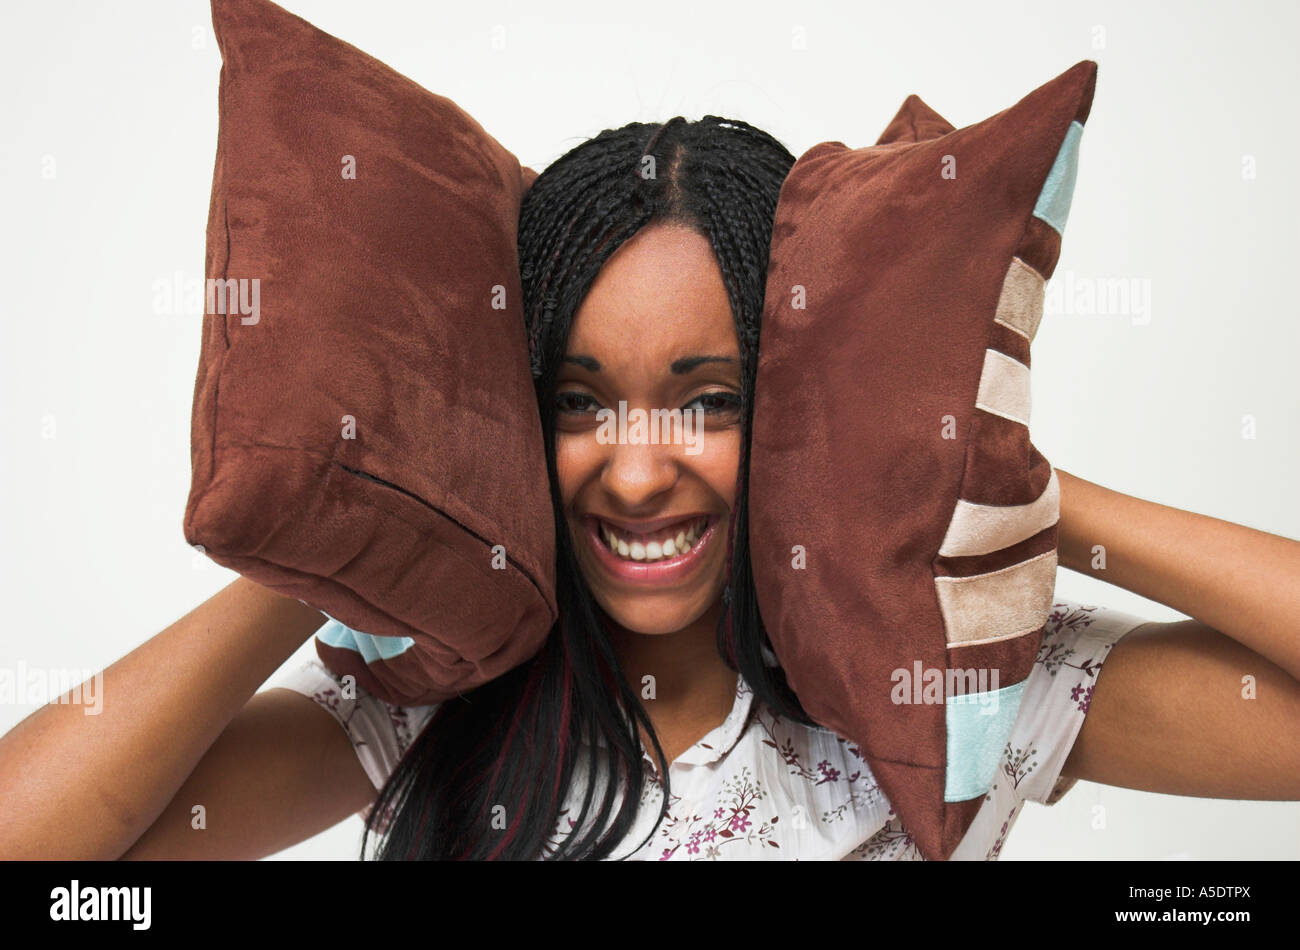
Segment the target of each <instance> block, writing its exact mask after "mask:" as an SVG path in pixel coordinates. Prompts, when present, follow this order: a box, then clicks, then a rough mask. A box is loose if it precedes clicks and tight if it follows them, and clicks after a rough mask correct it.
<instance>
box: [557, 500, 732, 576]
mask: <svg viewBox="0 0 1300 950" xmlns="http://www.w3.org/2000/svg"><path fill="white" fill-rule="evenodd" d="M708 518H709V524H708V526H707V527H706V528H705V529H704V533H703V534H702V535H700V538H699V540H698V541H696V542H695V543H694V544H693V545H691V549H690V550H689V551H687V552H685V553H684V554H677V555H674V556H673V557H666V558H661V559H660V560H658V561H652V562H650V563H645V562H642V561H628V560H626V559H624V558H621V557H619V556H618V555H616V554H615V553H614V552H613V551H611V550H610V549H609V545H607V544H606V543H605V539H604V538H602V537H601V534H600V520H599V519H598V518H596V517H595V516H592V515H588V516H587V517H584V518H583V519H582V521H583V527H584V528H585V529H586V535H587V542H588V543H589V544H590V545H591V547H592V548H593V549H594V550H595V552H596V559H597V560H598V561H600V563H601V566H602V567H604V568H605V570H606V571H608V572H609V573H610V574H612V575H614V576H615V577H617V578H620V579H621V580H625V581H630V582H631V583H634V584H647V585H658V584H671V583H673V582H675V581H678V580H680V579H681V578H683V577H685V576H686V575H687V574H689V573H690V572H691V571H693V570H695V568H696V567H697V566H698V565H699V564H700V562H701V561H702V560H703V557H704V554H703V552H704V549H705V548H707V547H709V545H711V544H712V543H713V541H714V536H715V535H716V534H717V533H718V517H717V516H716V515H709V516H708ZM682 520H683V519H681V518H665V519H660V520H659V521H652V522H645V523H644V525H637V528H638V530H639V531H649V530H657V529H659V528H662V527H667V526H668V525H671V524H675V523H676V522H679V521H682ZM609 523H610V524H612V525H614V526H615V527H618V526H619V525H620V523H619V522H617V521H613V520H610V522H609Z"/></svg>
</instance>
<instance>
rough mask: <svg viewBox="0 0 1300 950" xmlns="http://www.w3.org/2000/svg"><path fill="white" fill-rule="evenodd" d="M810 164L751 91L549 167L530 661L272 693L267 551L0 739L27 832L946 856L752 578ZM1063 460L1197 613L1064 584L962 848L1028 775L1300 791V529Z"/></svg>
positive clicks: (180, 847)
mask: <svg viewBox="0 0 1300 950" xmlns="http://www.w3.org/2000/svg"><path fill="white" fill-rule="evenodd" d="M793 162H794V157H793V156H792V155H791V154H790V153H789V152H788V151H787V150H786V149H785V148H784V147H782V146H781V145H780V143H778V142H777V141H775V140H774V139H773V138H772V137H770V136H769V135H767V134H766V133H764V132H762V131H760V130H758V129H756V128H754V127H752V126H750V125H748V124H746V123H744V122H740V121H736V120H722V119H719V118H717V117H714V116H706V117H704V118H703V119H701V120H700V121H698V122H687V121H685V120H684V119H682V118H681V117H677V118H675V119H673V120H671V121H669V122H667V123H665V124H663V125H646V124H641V123H633V124H631V125H628V126H625V127H623V128H621V129H617V130H607V131H605V132H603V133H601V134H600V135H598V136H596V137H595V138H593V139H591V140H590V141H588V142H585V143H583V144H582V145H580V146H578V147H577V148H575V149H573V150H572V151H571V152H569V153H568V154H566V155H564V156H562V157H561V158H560V159H558V160H557V161H556V162H554V163H553V164H552V165H551V166H550V167H549V168H547V169H546V171H545V172H544V173H543V174H542V175H540V176H539V177H538V179H537V180H536V181H535V182H534V183H533V185H532V187H531V189H530V190H529V191H528V193H527V194H526V196H525V201H524V205H523V209H522V212H521V217H520V226H519V252H520V264H521V270H522V274H523V287H524V294H525V307H526V313H527V318H528V324H529V326H528V329H529V334H530V343H531V347H532V353H533V371H534V377H535V380H536V384H537V394H538V398H539V400H540V407H541V411H542V419H543V428H544V432H545V434H546V441H547V451H548V462H549V468H550V474H551V480H552V489H553V491H552V494H553V497H554V504H555V513H556V516H557V524H558V525H559V527H560V529H561V530H560V531H559V532H558V535H559V542H558V543H559V549H558V560H557V568H558V570H557V580H558V587H559V592H558V597H559V604H560V613H561V620H560V623H559V624H558V625H557V628H556V630H554V631H553V632H552V635H551V636H550V637H549V638H548V640H547V642H546V644H545V646H544V648H543V650H542V652H541V653H540V654H539V655H538V656H537V657H536V658H535V659H534V660H532V661H531V662H529V663H527V664H525V665H523V666H522V667H519V668H518V669H516V670H514V671H512V672H511V673H509V674H507V675H505V676H503V677H500V678H499V679H497V680H495V681H493V682H492V683H489V684H488V685H486V686H484V687H482V688H480V689H478V690H476V691H474V692H473V693H471V694H469V695H467V696H465V697H462V698H460V699H457V700H454V701H449V702H447V703H443V704H440V705H438V706H436V707H422V708H412V709H401V708H397V707H392V706H386V705H385V704H383V703H380V702H379V701H378V700H376V699H375V698H374V697H372V696H368V695H367V694H365V692H364V690H358V691H357V692H356V693H355V694H353V693H350V692H348V691H347V690H346V689H345V688H344V686H343V684H342V683H340V682H339V681H338V680H337V679H336V678H335V677H334V676H333V675H332V674H330V673H329V671H327V670H326V669H325V668H324V667H323V666H321V665H320V664H319V663H315V662H313V663H309V664H307V665H306V666H305V667H304V668H302V669H301V670H299V671H298V672H297V673H295V674H294V675H293V676H291V677H289V678H288V679H287V680H285V681H284V682H283V684H282V685H284V686H287V687H288V688H287V689H272V690H268V691H266V692H263V693H261V694H258V695H256V696H253V693H254V691H255V690H256V689H257V687H258V686H259V684H261V683H262V682H263V681H264V680H265V679H266V678H267V676H269V675H270V674H271V672H272V671H274V670H275V669H276V668H277V667H278V666H279V665H280V664H281V663H282V662H283V661H284V659H285V658H286V657H287V656H288V655H289V654H291V653H292V652H293V650H294V649H296V648H297V647H298V646H299V645H300V644H301V643H302V642H303V640H304V639H306V638H307V637H308V636H310V635H311V633H312V632H313V631H315V630H316V629H317V628H318V627H319V626H320V624H321V622H322V620H323V619H324V618H323V617H322V616H321V615H320V614H319V613H318V612H316V611H314V610H312V609H311V608H309V607H306V606H304V605H302V604H300V603H298V602H295V601H292V600H289V599H286V598H283V597H280V596H278V595H276V594H274V593H272V592H270V591H267V590H264V589H262V588H259V587H257V586H256V585H254V584H251V583H250V582H248V581H246V580H242V579H241V580H239V581H236V582H235V583H234V584H232V585H230V587H228V588H226V589H225V590H223V591H221V592H220V593H218V594H217V595H216V596H214V597H213V598H212V599H211V600H209V601H208V602H206V603H205V604H203V605H201V606H200V607H199V608H197V609H196V610H195V611H193V612H192V613H191V614H189V615H188V616H186V617H185V618H183V619H182V620H180V621H178V622H177V623H176V624H174V625H173V626H172V627H170V628H168V629H167V630H165V631H163V632H162V633H161V634H159V635H158V636H157V637H155V638H153V639H152V640H150V641H149V642H147V643H145V644H144V645H143V646H141V647H140V648H138V649H137V650H135V651H134V652H132V653H131V654H129V655H128V656H126V657H125V658H123V659H122V660H120V661H118V662H117V663H115V664H113V666H111V667H109V669H108V670H107V671H106V674H105V684H104V689H105V691H106V692H107V693H108V694H109V695H110V696H112V697H114V699H113V701H112V702H110V703H107V704H106V705H105V710H104V713H103V714H102V715H100V716H96V717H90V718H87V717H83V716H81V715H80V712H79V711H78V710H76V708H75V707H73V706H67V705H59V704H51V705H49V706H47V707H45V708H43V709H41V710H39V711H38V712H37V713H35V714H34V715H33V716H31V717H29V718H28V719H27V720H25V721H24V722H22V723H21V724H19V726H17V727H16V728H15V729H14V730H12V731H11V732H10V733H9V734H8V735H7V736H5V737H4V738H3V740H0V776H3V777H2V778H0V800H3V801H5V802H6V808H5V810H4V815H3V819H2V820H0V855H3V856H5V857H27V856H32V857H44V858H53V857H97V858H103V857H128V858H156V857H211V858H230V857H244V858H248V857H257V856H261V855H264V854H269V853H273V852H275V851H278V850H281V849H283V848H284V847H286V846H288V845H290V844H292V843H294V842H296V841H300V840H302V839H304V838H306V837H309V836H310V835H312V834H315V833H316V832H318V831H320V830H322V829H324V828H326V827H329V826H330V825H332V824H334V823H336V822H337V821H339V820H341V819H342V818H344V817H346V816H347V815H348V814H351V813H352V812H355V811H357V810H359V809H362V808H367V809H368V816H369V817H368V829H369V830H371V831H377V832H382V833H383V837H382V839H381V847H380V852H379V853H380V856H382V857H384V858H392V859H403V858H440V857H468V858H498V859H500V858H518V859H529V858H539V857H546V858H551V859H556V858H622V857H628V856H633V855H634V856H636V857H638V858H657V859H667V858H678V859H686V858H692V859H696V858H716V857H740V858H754V857H773V858H796V857H798V858H915V857H918V854H917V852H916V849H915V847H914V845H913V844H912V843H911V840H910V837H909V836H908V834H907V831H906V829H905V828H903V827H902V826H901V825H900V824H899V822H898V820H897V818H896V817H894V816H893V815H892V812H891V811H890V809H889V803H888V801H886V800H885V799H884V796H883V795H882V794H881V792H880V790H879V789H878V788H877V787H876V785H875V783H874V781H873V780H872V778H871V775H870V772H869V770H868V769H867V767H866V765H865V762H864V761H863V759H862V755H861V752H860V750H858V749H856V748H855V747H854V746H853V745H852V744H851V743H849V742H847V741H846V740H844V739H841V738H839V737H836V736H834V735H833V734H832V733H830V732H829V731H828V730H825V729H821V728H819V727H817V726H816V725H815V724H814V723H812V722H810V721H809V720H808V719H807V717H806V715H805V714H804V712H803V710H802V708H801V707H800V706H799V703H798V701H797V700H796V698H795V697H794V696H793V694H792V693H791V692H790V690H789V689H788V688H787V686H786V684H785V681H784V678H783V676H782V673H781V670H780V667H779V665H777V664H776V663H775V657H773V656H772V655H771V653H770V651H769V649H768V645H767V641H766V639H765V636H764V633H763V630H762V627H761V624H760V623H759V621H758V617H757V611H756V609H755V606H754V605H755V595H754V590H753V579H752V575H751V571H750V565H749V547H748V538H747V536H746V531H745V527H746V517H745V472H746V469H747V461H746V459H747V433H748V427H749V419H750V404H751V397H752V391H753V385H754V370H755V360H756V354H757V340H758V327H759V318H760V314H761V311H762V304H763V290H764V282H765V270H766V262H767V254H768V242H769V236H770V230H771V224H772V217H773V213H774V209H775V206H776V201H777V197H778V195H779V192H780V188H781V183H782V181H783V180H784V178H785V175H786V174H787V173H788V171H789V169H790V167H791V165H792V164H793ZM620 404H624V406H625V407H632V408H640V409H644V410H649V409H652V408H669V409H681V410H683V411H684V412H685V411H690V412H691V413H692V414H698V415H697V416H695V418H697V419H702V420H703V431H702V434H701V438H700V443H699V445H698V447H697V448H698V451H695V452H688V451H687V447H686V446H684V445H683V444H680V443H668V444H662V443H661V444H645V443H644V442H634V441H631V440H624V441H623V442H618V441H614V442H611V441H610V440H609V439H607V438H604V437H602V435H601V428H600V425H599V418H600V416H599V414H600V412H601V410H604V409H608V410H614V409H616V408H618V407H619V406H620ZM1058 474H1059V477H1060V481H1061V519H1060V556H1061V564H1063V565H1064V566H1066V567H1069V568H1072V569H1075V570H1079V571H1083V572H1086V573H1090V574H1093V575H1094V576H1099V577H1103V578H1104V579H1106V580H1108V581H1110V582H1112V583H1115V584H1118V585H1119V586H1121V587H1124V588H1127V589H1129V590H1132V591H1134V592H1136V593H1138V594H1141V595H1143V596H1145V597H1149V598H1152V599H1154V600H1157V601H1160V602H1162V603H1165V604H1168V605H1169V606H1171V607H1173V608H1175V609H1177V610H1179V611H1181V612H1183V613H1186V614H1188V615H1190V616H1193V617H1196V618H1197V619H1196V620H1189V621H1182V622H1176V623H1148V624H1144V623H1142V622H1141V621H1140V620H1139V619H1138V618H1135V617H1130V616H1128V615H1125V614H1122V613H1119V612H1116V611H1106V610H1101V609H1099V608H1095V607H1088V606H1083V605H1078V604H1071V603H1068V602H1061V603H1058V604H1057V605H1056V606H1055V607H1054V610H1053V613H1052V617H1051V620H1050V621H1049V623H1048V627H1047V631H1046V636H1045V639H1044V645H1043V649H1042V651H1041V652H1040V656H1039V661H1038V663H1037V664H1036V666H1035V669H1034V672H1033V674H1032V675H1031V677H1030V680H1029V682H1028V684H1027V687H1026V692H1025V695H1024V699H1023V701H1022V706H1021V711H1020V714H1019V718H1018V720H1017V724H1016V728H1015V732H1014V733H1013V735H1012V738H1011V741H1010V742H1009V743H1008V747H1007V751H1006V754H1005V757H1004V761H1003V768H1002V771H1001V772H1000V773H999V776H998V779H997V782H996V784H995V786H994V788H993V789H992V790H991V791H990V793H989V796H988V797H987V800H986V802H985V804H984V806H983V807H982V810H981V812H980V815H979V817H978V818H977V819H976V822H975V824H974V825H972V827H971V830H970V832H969V833H968V834H967V836H966V839H965V840H964V841H963V842H962V845H961V847H960V848H959V849H958V851H957V852H956V854H955V855H954V857H958V858H970V857H975V858H987V857H996V856H997V854H998V852H999V851H1000V849H1001V847H1002V842H1003V840H1004V839H1005V835H1006V832H1007V830H1008V829H1009V827H1010V825H1011V824H1012V822H1013V821H1014V819H1015V818H1016V816H1017V814H1018V813H1019V810H1020V807H1021V805H1022V804H1023V802H1024V801H1029V800H1036V801H1042V802H1048V803H1050V802H1052V801H1055V800H1056V799H1057V798H1058V797H1059V796H1060V795H1061V794H1062V793H1063V792H1064V790H1065V789H1066V788H1068V786H1069V784H1071V783H1072V782H1073V781H1074V780H1076V779H1079V778H1084V779H1088V780H1093V781H1099V782H1105V783H1109V784H1114V785H1121V786H1125V787H1130V788H1138V789H1147V790H1151V791H1157V792H1169V793H1176V794H1184V795H1199V796H1209V797H1225V798H1243V799H1300V635H1297V633H1296V628H1295V621H1294V618H1295V617H1296V616H1300V584H1298V583H1297V578H1300V544H1298V543H1296V542H1294V541H1290V540H1287V539H1283V538H1280V537H1277V536H1274V535H1269V534H1265V533H1262V532H1258V531H1253V530H1251V529H1247V528H1243V527H1240V526H1236V525H1232V524H1228V523H1225V522H1222V521H1218V520H1216V519H1212V518H1206V517H1203V516H1199V515H1195V514H1190V513H1187V512H1183V511H1179V510H1177V509H1172V508H1167V507H1164V506H1160V505H1156V504H1152V503H1149V502H1144V501H1140V500H1138V499H1135V498H1130V497H1127V496H1124V495H1120V494H1117V493H1115V492H1111V491H1108V490H1106V489H1104V488H1101V487H1099V486H1096V485H1092V484H1090V483H1088V482H1086V481H1083V480H1081V479H1077V478H1074V477H1072V476H1070V475H1068V474H1067V473H1064V472H1058ZM809 490H814V491H815V490H816V487H815V486H810V488H809ZM1098 546H1100V548H1099V547H1098ZM1101 549H1104V551H1105V554H1106V557H1105V559H1104V561H1103V560H1098V559H1097V552H1098V551H1099V550H1101ZM355 635H356V636H358V637H361V636H364V635H363V634H355ZM1121 637H1122V640H1121ZM1116 643H1117V644H1118V645H1117V646H1116V647H1115V649H1114V651H1113V654H1112V655H1109V657H1108V654H1110V653H1111V646H1112V645H1113V644H1116ZM1103 661H1104V662H1105V668H1106V671H1107V672H1106V676H1105V677H1101V678H1099V677H1098V672H1099V669H1100V667H1101V665H1102V662H1103ZM738 674H739V675H738ZM302 694H305V695H306V696H307V697H309V698H310V700H311V701H307V700H305V699H304V698H303V695H302ZM250 697H251V698H250ZM318 707H324V709H325V712H322V710H321V709H320V708H318ZM327 713H328V714H327ZM1085 714H1086V720H1085V719H1084V715H1085ZM340 724H342V726H343V727H344V728H342V729H340V728H339V725H340ZM426 726H427V728H425V727H426ZM417 736H418V738H416V737H417ZM647 750H653V756H652V755H651V754H650V752H649V751H647ZM399 760H400V761H399ZM377 789H378V790H379V794H378V795H377V796H376V790H377ZM629 790H631V794H628V791H629ZM363 847H364V846H363Z"/></svg>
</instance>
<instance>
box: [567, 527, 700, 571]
mask: <svg viewBox="0 0 1300 950" xmlns="http://www.w3.org/2000/svg"><path fill="white" fill-rule="evenodd" d="M583 520H584V522H585V524H586V528H587V531H586V534H587V539H588V541H589V542H590V543H591V546H592V548H593V549H595V552H596V555H597V557H598V559H599V560H600V562H601V563H602V564H603V565H604V566H605V567H606V568H607V569H608V570H609V571H610V572H611V573H613V574H615V575H617V576H619V577H623V578H625V579H629V580H642V581H655V582H663V581H667V580H673V579H676V578H677V577H679V576H680V575H682V574H684V573H686V572H688V571H690V570H692V569H693V568H694V566H695V565H696V564H698V563H699V562H700V560H701V556H702V553H703V551H704V550H705V549H706V548H707V547H708V546H709V545H710V543H711V542H712V541H713V539H714V537H715V536H716V535H717V524H718V520H719V519H718V516H717V515H689V516H687V517H685V518H681V519H679V520H676V521H673V522H671V523H668V524H661V525H659V526H657V527H655V528H654V529H653V530H647V531H642V530H637V529H634V528H632V527H629V526H628V525H626V524H614V523H613V522H610V521H606V520H605V519H603V518H600V517H598V516H595V515H588V516H586V517H585V518H584V519H583Z"/></svg>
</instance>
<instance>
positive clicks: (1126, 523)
mask: <svg viewBox="0 0 1300 950" xmlns="http://www.w3.org/2000/svg"><path fill="white" fill-rule="evenodd" d="M1057 476H1058V478H1059V480H1060V483H1061V519H1060V535H1059V541H1060V544H1059V553H1060V563H1061V566H1063V567H1067V568H1070V569H1072V570H1076V571H1079V572H1081V573H1084V574H1088V575H1090V576H1092V577H1097V578H1100V579H1101V580H1104V581H1108V582H1109V583H1112V584H1115V585H1117V586H1119V587H1123V588H1124V589H1126V590H1130V591H1133V592H1134V593H1136V594H1140V595H1141V596H1143V597H1146V598H1149V599H1151V600H1155V601H1158V602H1160V603H1163V604H1166V605H1167V606H1169V607H1172V608H1173V609H1174V610H1177V611H1180V612H1181V613H1184V614H1187V615H1189V616H1190V617H1192V618H1194V619H1192V620H1183V621H1175V622H1172V623H1149V624H1144V625H1143V626H1142V627H1140V628H1138V629H1136V630H1134V631H1132V632H1130V633H1129V634H1128V635H1126V636H1125V637H1124V638H1123V639H1122V640H1120V641H1119V643H1117V644H1116V646H1115V647H1114V649H1113V650H1112V651H1111V653H1110V655H1109V657H1108V658H1107V660H1106V663H1105V665H1104V666H1103V668H1102V671H1101V674H1100V675H1099V677H1098V681H1097V685H1096V688H1095V690H1094V692H1093V697H1092V701H1091V703H1090V704H1089V707H1088V715H1087V717H1086V719H1085V720H1084V724H1083V727H1082V729H1081V730H1080V732H1079V736H1078V738H1077V740H1076V741H1075V744H1074V748H1073V750H1072V751H1071V753H1070V757H1069V759H1068V760H1067V762H1066V765H1065V774H1066V775H1069V776H1072V777H1075V778H1082V779H1087V780H1090V781H1096V782H1102V783H1105V784H1108V785H1120V786H1123V787H1126V788H1136V789H1142V790H1146V791H1154V792H1164V793H1167V794H1177V795H1196V796H1203V797H1215V798H1241V799H1254V800H1264V799H1272V800H1278V799H1280V800H1291V799H1300V542H1296V541H1292V540H1290V539H1287V538H1283V537H1280V536H1278V535H1273V534H1268V533H1266V532H1263V531H1257V530H1254V529H1252V528H1246V527H1243V526H1242V525H1237V524H1232V523H1231V522H1227V521H1222V520H1220V519H1217V518H1211V517H1208V516H1206V515H1200V514H1195V513H1193V512H1189V511H1183V510H1181V509H1178V508H1171V507H1168V506H1166V505H1160V504H1157V503H1155V502H1150V501H1144V500H1142V499H1139V498H1134V497H1132V496H1129V495H1124V494H1121V493H1119V492H1116V491H1111V490H1110V489H1107V488H1103V487H1101V486H1100V485H1096V484H1093V483H1092V482H1088V481H1085V480H1083V479H1081V478H1076V477H1075V476H1073V475H1070V474H1069V473H1067V472H1062V471H1061V470H1059V469H1058V470H1057ZM1103 684H1104V685H1103Z"/></svg>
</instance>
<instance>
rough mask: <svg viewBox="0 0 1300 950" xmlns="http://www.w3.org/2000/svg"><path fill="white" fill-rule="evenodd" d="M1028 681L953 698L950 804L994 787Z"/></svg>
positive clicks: (946, 793)
mask: <svg viewBox="0 0 1300 950" xmlns="http://www.w3.org/2000/svg"><path fill="white" fill-rule="evenodd" d="M1025 682H1026V681H1025V680H1021V681H1020V682H1019V683H1014V684H1012V685H1011V686H1006V687H1003V688H1002V689H993V690H988V691H987V692H983V693H967V694H966V695H964V696H949V697H948V701H947V703H946V704H945V708H944V712H945V713H946V716H947V721H948V770H947V777H946V782H945V786H944V790H943V800H944V801H946V802H965V801H970V799H972V798H978V797H979V796H981V795H983V794H984V793H985V792H987V791H988V790H989V788H990V787H991V786H992V785H993V776H994V775H995V774H996V773H997V769H998V762H999V761H1001V759H1002V750H1003V748H1004V747H1005V746H1006V744H1007V738H1008V737H1009V736H1010V735H1011V727H1012V726H1013V725H1015V722H1016V714H1017V713H1018V712H1019V711H1020V697H1021V695H1022V694H1023V693H1024V691H1025Z"/></svg>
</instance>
